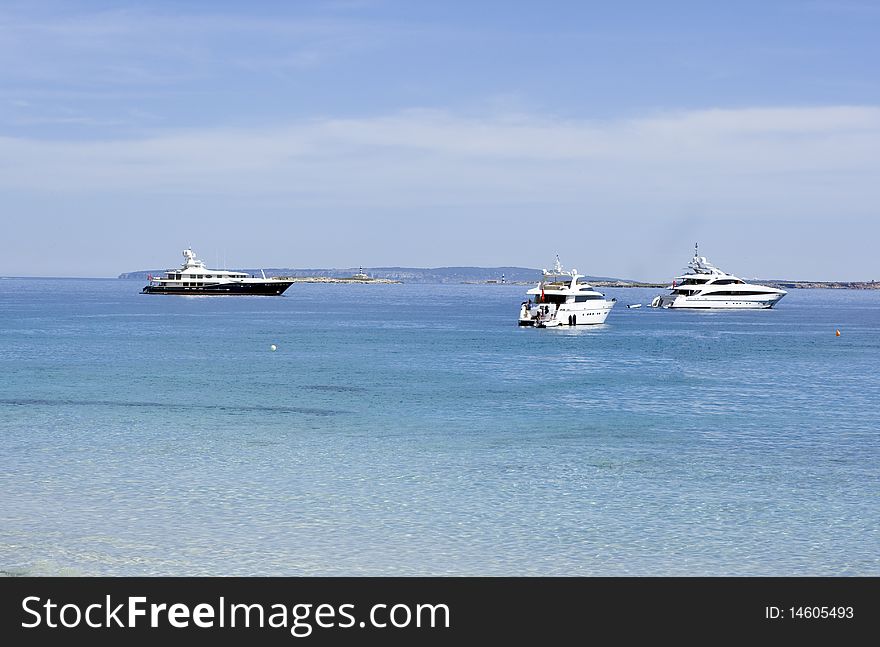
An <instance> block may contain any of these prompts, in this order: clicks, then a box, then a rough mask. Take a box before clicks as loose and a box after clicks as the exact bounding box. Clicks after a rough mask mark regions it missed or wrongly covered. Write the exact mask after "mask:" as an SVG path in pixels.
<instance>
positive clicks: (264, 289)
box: [142, 281, 293, 296]
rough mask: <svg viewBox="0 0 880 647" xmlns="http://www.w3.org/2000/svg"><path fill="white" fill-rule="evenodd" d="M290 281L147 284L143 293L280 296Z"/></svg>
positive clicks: (290, 283)
mask: <svg viewBox="0 0 880 647" xmlns="http://www.w3.org/2000/svg"><path fill="white" fill-rule="evenodd" d="M291 285H293V282H292V281H271V282H266V283H218V284H214V285H204V286H198V287H181V286H177V285H147V286H145V287H144V289H143V290H142V292H143V294H174V295H185V296H198V295H205V294H209V295H230V296H280V295H282V294H284V291H285V290H287V288H289V287H290V286H291Z"/></svg>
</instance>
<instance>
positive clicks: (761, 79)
mask: <svg viewBox="0 0 880 647" xmlns="http://www.w3.org/2000/svg"><path fill="white" fill-rule="evenodd" d="M877 33H880V3H876V2H861V1H852V2H848V1H846V0H842V1H839V2H823V1H817V2H810V1H801V2H736V3H709V2H664V3H658V2H614V3H600V2H551V3H525V2H444V3H426V2H424V3H423V2H396V1H382V0H375V1H371V0H361V1H359V0H351V1H344V0H340V1H338V2H333V1H328V2H283V3H282V2H279V3H271V2H264V3H260V2H254V3H240V2H228V3H224V2H211V3H180V2H173V3H171V2H168V3H163V2H140V3H135V2H132V3H120V2H49V3H46V2H11V3H9V2H6V3H2V4H0V196H2V205H0V209H2V219H3V229H4V236H3V238H2V242H0V274H3V275H54V276H114V275H116V274H118V273H119V272H123V271H128V270H135V269H144V268H157V267H165V266H170V265H174V264H177V262H178V260H179V254H180V250H181V249H182V248H183V247H185V246H188V245H192V246H193V248H194V249H195V250H196V251H197V252H198V253H199V254H200V255H202V256H203V257H204V258H205V259H206V260H207V261H209V262H213V261H214V260H215V259H223V258H225V259H226V260H227V262H228V263H229V264H230V265H239V266H256V267H258V266H265V267H272V266H287V267H351V266H355V267H356V266H359V265H363V266H365V267H369V266H387V265H408V266H423V267H424V266H441V265H483V266H488V265H521V266H531V267H544V266H548V265H549V264H550V263H552V260H553V258H554V256H555V254H557V253H558V254H559V255H560V257H561V258H562V260H563V262H564V263H565V264H566V265H569V266H576V267H578V269H580V270H581V271H584V272H587V273H590V274H600V275H611V276H624V277H632V278H638V279H651V280H658V279H665V278H668V277H670V276H672V275H674V274H676V273H677V272H678V271H679V270H680V268H681V267H682V265H683V263H684V262H686V260H687V259H688V258H689V255H690V253H691V250H692V248H693V243H694V242H696V241H699V242H700V246H701V249H702V250H703V251H704V252H705V253H706V254H707V255H708V256H709V258H710V259H711V260H712V261H713V262H715V263H716V264H717V265H719V266H721V267H723V268H725V269H728V270H729V271H732V272H736V273H738V274H740V275H742V276H746V277H753V276H760V277H778V278H783V277H785V278H805V279H839V280H863V279H872V278H876V279H878V280H880V271H878V268H877V263H876V260H875V257H876V249H875V247H876V243H877V240H878V239H880V236H878V234H880V217H878V216H880V213H878V205H880V84H878V72H877V61H878V60H880V51H878V49H880V45H878V44H877V42H878V39H877V38H876V34H877Z"/></svg>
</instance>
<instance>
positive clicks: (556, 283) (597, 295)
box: [519, 256, 617, 328]
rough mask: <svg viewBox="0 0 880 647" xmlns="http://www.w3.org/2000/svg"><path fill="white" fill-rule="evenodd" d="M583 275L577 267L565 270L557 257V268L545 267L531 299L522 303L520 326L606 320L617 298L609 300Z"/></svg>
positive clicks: (561, 324) (529, 294)
mask: <svg viewBox="0 0 880 647" xmlns="http://www.w3.org/2000/svg"><path fill="white" fill-rule="evenodd" d="M582 278H584V277H583V275H582V274H578V272H577V270H575V269H572V270H571V271H566V270H564V269H563V268H562V264H561V263H560V262H559V256H557V257H556V265H555V266H554V268H553V270H552V271H547V270H544V271H543V276H542V279H541V281H540V282H539V283H538V285H537V287H534V288H532V289H531V290H529V291H528V292H527V293H526V294H527V295H528V297H529V299H528V301H523V302H522V304H521V305H520V311H519V325H520V326H534V327H535V328H552V327H555V326H582V325H590V324H600V323H603V322H604V321H605V319H606V318H607V317H608V313H609V312H611V308H613V307H614V304H615V302H616V301H617V299H606V298H605V295H604V294H602V293H601V292H597V291H596V290H594V289H593V286H591V285H590V284H588V283H585V282H583V281H580V279H582ZM533 301H534V302H533Z"/></svg>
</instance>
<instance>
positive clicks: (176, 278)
mask: <svg viewBox="0 0 880 647" xmlns="http://www.w3.org/2000/svg"><path fill="white" fill-rule="evenodd" d="M148 279H149V281H150V282H149V284H148V285H146V286H144V289H143V290H141V292H142V293H143V294H184V295H190V296H193V295H200V294H224V295H264V296H278V295H281V294H284V291H285V290H286V289H287V288H289V287H290V286H291V285H292V284H293V281H291V280H289V279H280V278H275V277H269V278H266V275H265V274H263V276H262V277H256V276H251V275H250V274H245V273H243V272H235V271H229V270H210V269H208V268H207V267H205V264H204V263H203V262H202V261H200V260H199V259H198V258H196V255H195V254H194V253H193V250H192V249H185V250H183V265H182V266H181V267H180V268H176V269H170V270H167V271H166V272H165V276H164V277H162V278H157V277H153V276H150V277H148Z"/></svg>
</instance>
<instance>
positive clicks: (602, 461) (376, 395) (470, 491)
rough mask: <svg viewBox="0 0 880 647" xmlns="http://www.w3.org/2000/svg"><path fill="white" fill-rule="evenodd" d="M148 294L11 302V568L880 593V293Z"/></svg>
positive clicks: (4, 373) (96, 287)
mask: <svg viewBox="0 0 880 647" xmlns="http://www.w3.org/2000/svg"><path fill="white" fill-rule="evenodd" d="M140 287H141V284H140V283H138V282H131V281H120V280H73V279H68V280H38V279H6V280H0V369H2V370H0V446H2V453H0V497H2V498H0V570H2V571H4V572H6V573H12V574H26V575H50V574H51V575H55V574H63V575H880V536H878V521H880V497H878V493H880V487H878V486H880V460H878V459H880V431H878V430H880V405H878V403H880V379H878V375H877V369H878V366H880V334H878V333H880V291H878V292H867V291H865V292H860V291H842V290H840V291H835V290H827V291H826V290H803V291H792V292H790V293H789V295H788V296H787V297H786V298H785V299H783V301H782V302H781V303H780V304H779V306H778V307H777V308H776V309H774V310H770V311H760V312H719V313H706V312H676V311H669V310H662V311H658V310H653V309H650V308H646V307H643V308H641V309H626V308H624V307H623V306H624V305H625V304H627V303H634V302H639V303H649V302H650V297H651V296H652V295H654V294H656V293H658V291H657V290H623V289H621V290H607V291H606V292H607V293H608V294H609V295H610V296H616V297H617V298H618V300H619V303H618V305H617V307H616V308H615V309H614V310H613V311H612V313H611V315H610V316H609V318H608V320H607V322H606V324H605V325H603V326H599V327H590V328H584V327H582V328H578V329H568V328H565V329H558V330H534V329H524V328H519V327H517V326H516V325H515V324H516V318H517V312H518V308H519V303H520V301H521V300H522V298H523V294H524V292H525V290H526V289H527V288H526V287H523V286H489V285H486V286H476V285H453V286H450V285H429V286H423V285H309V284H297V285H294V286H293V287H292V288H291V289H290V290H289V291H288V292H287V295H286V296H284V297H281V298H270V297H241V298H228V297H202V298H189V297H165V296H146V295H140V294H138V292H139V290H140ZM838 328H839V329H840V330H841V333H842V334H841V336H840V337H835V335H834V331H835V329H838ZM271 344H276V345H277V351H275V352H272V351H271V350H270V345H271Z"/></svg>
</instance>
